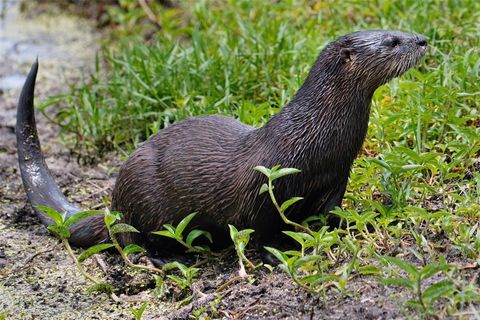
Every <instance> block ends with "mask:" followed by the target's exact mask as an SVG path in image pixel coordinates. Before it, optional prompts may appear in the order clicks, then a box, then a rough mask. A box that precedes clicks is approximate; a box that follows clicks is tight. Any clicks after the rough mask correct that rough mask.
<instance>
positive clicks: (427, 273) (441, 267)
mask: <svg viewBox="0 0 480 320" xmlns="http://www.w3.org/2000/svg"><path fill="white" fill-rule="evenodd" d="M451 267H452V266H450V265H448V264H446V263H445V264H428V265H426V266H425V267H423V268H422V269H421V270H420V275H421V277H422V279H427V278H430V277H431V276H433V275H434V274H436V273H438V272H441V271H446V270H448V269H450V268H451Z"/></svg>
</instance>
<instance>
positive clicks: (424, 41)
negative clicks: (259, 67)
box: [415, 36, 427, 47]
mask: <svg viewBox="0 0 480 320" xmlns="http://www.w3.org/2000/svg"><path fill="white" fill-rule="evenodd" d="M415 43H416V44H417V45H419V46H420V47H425V46H426V45H427V38H425V37H424V36H417V38H416V39H415Z"/></svg>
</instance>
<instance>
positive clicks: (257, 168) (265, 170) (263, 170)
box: [253, 166, 272, 177]
mask: <svg viewBox="0 0 480 320" xmlns="http://www.w3.org/2000/svg"><path fill="white" fill-rule="evenodd" d="M253 169H254V170H257V171H259V172H261V173H263V174H264V175H266V176H267V177H270V173H271V172H272V171H271V170H270V169H268V168H265V167H264V166H256V167H255V168H253Z"/></svg>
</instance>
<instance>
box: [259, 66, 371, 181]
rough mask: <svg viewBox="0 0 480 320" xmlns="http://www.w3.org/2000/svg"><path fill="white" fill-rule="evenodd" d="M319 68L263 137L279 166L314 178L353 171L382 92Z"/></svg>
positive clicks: (263, 129)
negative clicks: (376, 94) (336, 170)
mask: <svg viewBox="0 0 480 320" xmlns="http://www.w3.org/2000/svg"><path fill="white" fill-rule="evenodd" d="M342 74H343V72H338V73H336V70H329V69H326V70H325V69H323V70H322V68H321V66H315V67H314V68H313V69H312V71H311V73H310V75H309V76H308V77H307V79H306V81H305V83H304V84H303V86H302V87H301V88H300V89H299V90H298V92H297V93H296V95H295V97H294V99H293V100H292V101H291V102H290V103H288V104H287V105H286V106H285V107H284V108H283V109H282V110H281V111H280V112H279V113H278V114H277V115H275V116H274V117H273V118H272V119H270V121H269V122H268V123H267V124H266V125H265V126H264V127H262V128H260V129H258V132H257V134H259V136H262V137H263V138H262V140H263V141H265V142H267V145H266V147H267V148H269V149H272V148H273V149H274V150H275V152H274V153H273V154H275V155H278V156H275V158H276V159H274V160H273V161H275V162H276V163H280V164H281V165H282V166H283V167H285V166H292V167H297V168H299V169H302V170H304V171H310V172H312V173H313V172H319V171H320V172H321V171H323V170H329V169H328V167H329V166H334V167H338V166H341V167H350V165H351V164H352V162H353V160H354V159H355V157H356V156H357V153H358V151H359V150H360V147H361V145H362V143H363V140H364V138H365V135H366V132H367V128H368V118H369V113H370V102H371V98H372V95H373V92H374V91H375V89H376V88H369V87H366V84H365V83H362V82H361V81H358V80H357V79H350V78H348V77H344V76H342Z"/></svg>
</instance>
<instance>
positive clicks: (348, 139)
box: [19, 30, 426, 251]
mask: <svg viewBox="0 0 480 320" xmlns="http://www.w3.org/2000/svg"><path fill="white" fill-rule="evenodd" d="M425 50H426V40H425V38H424V37H422V36H418V35H412V34H405V33H401V32H398V31H383V30H375V31H365V32H356V33H353V34H350V35H346V36H344V37H342V38H340V39H338V40H336V41H334V42H332V43H330V44H328V45H327V46H326V48H325V49H324V50H323V51H322V52H321V53H320V55H319V56H318V58H317V60H316V62H315V64H314V66H313V67H312V69H311V71H310V74H309V75H308V77H307V79H306V80H305V83H304V84H303V86H302V87H301V88H300V89H299V90H298V92H297V93H296V95H295V97H294V98H293V100H292V101H291V102H290V103H288V104H287V105H286V106H285V107H283V109H282V110H281V111H280V112H279V113H278V114H277V115H275V116H274V117H272V119H270V121H269V122H268V123H267V124H266V125H265V126H263V127H262V128H259V129H255V128H253V127H250V126H247V125H245V124H242V123H240V122H239V121H237V120H234V119H232V118H227V117H223V116H204V117H193V118H190V119H187V120H184V121H180V122H177V123H175V124H173V125H171V126H169V127H168V128H166V129H163V130H162V131H161V132H160V133H158V134H156V135H154V136H152V137H151V138H150V139H149V140H148V141H147V142H145V143H144V144H143V145H142V146H141V147H139V148H138V149H137V150H136V151H135V152H134V153H133V154H132V156H131V157H130V158H129V159H128V160H127V161H126V162H125V164H124V165H123V166H122V168H121V170H120V173H119V176H118V179H117V182H116V184H115V188H114V191H113V195H112V210H116V211H120V212H122V213H123V214H124V219H125V222H126V223H129V224H131V225H133V226H134V227H136V228H137V229H138V230H140V231H141V233H140V234H138V235H137V234H130V236H127V237H125V238H124V239H123V242H125V243H127V242H131V241H134V242H137V243H143V244H146V245H147V246H149V248H150V249H151V250H155V251H157V250H158V251H163V250H162V249H164V250H166V251H168V250H170V249H169V243H168V242H167V241H166V240H165V239H164V238H162V237H159V236H155V235H152V234H151V233H150V232H151V231H156V230H160V229H162V225H163V224H166V223H171V224H174V225H175V224H177V223H178V222H179V221H180V220H181V219H183V218H184V217H185V216H186V215H187V214H189V213H192V212H195V211H196V212H198V214H197V216H196V218H195V219H194V220H193V222H192V226H194V227H196V228H200V229H205V230H208V231H210V232H211V233H212V234H213V237H214V240H216V244H217V245H219V246H223V245H227V244H228V243H229V241H227V237H228V235H227V230H228V226H227V225H228V224H233V225H235V226H237V227H238V228H246V227H249V228H253V229H255V235H256V240H257V243H258V244H264V243H268V242H269V241H270V240H271V239H273V238H274V235H275V234H278V233H279V231H280V230H281V229H282V227H283V226H282V222H281V220H280V218H279V216H278V214H277V213H276V211H275V210H274V207H273V205H272V203H271V201H270V199H269V197H268V195H266V194H263V195H258V190H259V188H260V186H261V185H262V183H263V182H265V177H264V176H263V175H262V174H260V173H259V172H257V171H254V170H253V168H254V167H255V166H257V165H263V166H266V167H272V166H274V165H277V164H281V165H282V167H295V168H298V169H300V170H302V172H301V173H300V174H297V175H292V176H287V177H285V178H282V179H280V180H277V181H275V193H276V195H277V196H278V198H279V200H280V201H283V200H286V199H287V198H289V197H292V196H303V197H304V198H305V199H304V200H303V201H301V202H299V203H298V204H297V205H295V206H294V207H293V208H292V209H291V210H289V212H288V215H289V217H290V218H291V219H293V220H296V221H301V220H302V219H304V218H306V217H307V216H308V215H313V214H327V213H328V212H329V211H330V210H332V209H333V208H334V207H335V206H340V204H341V201H342V198H343V194H344V192H345V187H346V184H347V181H348V176H349V173H350V167H351V165H352V163H353V160H354V159H355V157H356V156H357V154H358V151H359V150H360V147H361V145H362V143H363V140H364V138H365V134H366V132H367V126H368V118H369V111H370V101H371V98H372V95H373V93H374V91H375V90H376V89H377V88H378V87H379V86H380V85H382V84H384V83H386V82H387V81H389V80H390V79H392V78H394V77H397V76H399V75H401V74H402V73H404V72H405V71H406V70H408V69H409V68H411V67H412V66H414V65H415V64H416V63H417V62H418V60H419V59H420V58H421V57H422V56H423V54H424V53H425ZM19 108H20V106H19ZM37 204H38V203H37ZM92 227H93V229H95V230H97V231H98V230H101V229H102V226H101V221H99V222H98V223H93V222H90V226H89V228H90V230H91V228H92ZM77 229H78V230H79V231H77V232H79V233H81V232H84V233H85V232H87V231H86V230H87V228H83V226H82V227H77ZM80 230H81V231H80ZM85 236H86V237H88V235H87V233H85ZM104 238H105V235H104V234H102V233H101V232H97V234H96V236H95V237H94V236H93V235H92V237H91V242H92V243H96V242H99V241H102V240H104Z"/></svg>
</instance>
